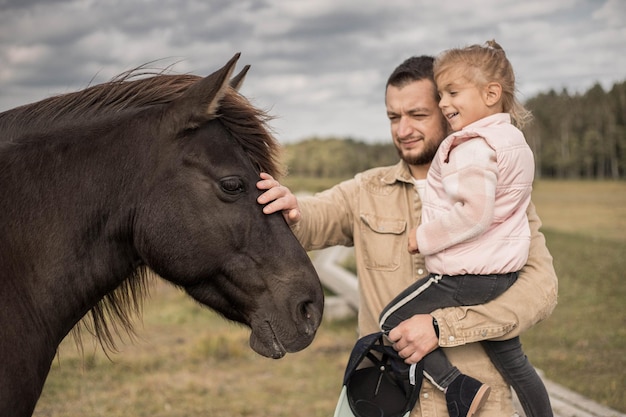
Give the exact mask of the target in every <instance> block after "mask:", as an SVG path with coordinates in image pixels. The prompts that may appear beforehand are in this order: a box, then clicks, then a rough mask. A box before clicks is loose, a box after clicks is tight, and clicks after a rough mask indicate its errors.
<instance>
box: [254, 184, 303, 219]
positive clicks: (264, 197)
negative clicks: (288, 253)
mask: <svg viewBox="0 0 626 417" xmlns="http://www.w3.org/2000/svg"><path fill="white" fill-rule="evenodd" d="M256 186H257V188H258V189H259V190H266V191H265V192H264V193H263V194H261V195H260V196H259V198H257V202H258V203H259V204H264V205H265V207H263V213H265V214H272V213H276V212H279V211H280V212H282V213H283V217H284V218H285V221H286V222H287V224H288V225H290V226H292V225H294V224H296V223H297V222H299V221H300V209H299V208H298V199H297V198H296V196H295V195H293V193H292V192H291V190H290V189H289V188H287V187H285V186H284V185H280V183H279V182H278V181H276V180H275V179H274V177H272V176H271V175H270V174H267V173H265V172H261V180H260V181H259V182H257V183H256Z"/></svg>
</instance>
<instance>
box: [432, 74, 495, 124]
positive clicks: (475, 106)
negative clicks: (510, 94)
mask: <svg viewBox="0 0 626 417" xmlns="http://www.w3.org/2000/svg"><path fill="white" fill-rule="evenodd" d="M492 84H495V83H490V84H488V85H486V86H484V87H481V86H479V85H478V84H476V83H474V82H471V81H469V80H468V79H467V78H465V77H463V76H459V75H457V74H450V75H448V74H443V75H442V76H440V77H438V78H437V89H438V91H439V96H440V100H439V108H440V109H441V112H442V113H443V115H444V117H445V118H446V120H447V121H448V123H449V124H450V127H451V128H452V130H454V131H458V130H461V129H462V128H464V127H466V126H467V125H469V124H471V123H474V122H475V121H477V120H480V119H482V118H485V117H487V116H491V115H492V114H496V113H499V112H501V111H502V105H501V104H500V94H497V98H496V97H495V96H494V91H493V89H492V88H491V87H493V85H492ZM494 99H495V101H494Z"/></svg>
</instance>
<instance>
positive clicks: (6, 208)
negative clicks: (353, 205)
mask: <svg viewBox="0 0 626 417" xmlns="http://www.w3.org/2000/svg"><path fill="white" fill-rule="evenodd" d="M238 58H239V54H235V56H234V57H233V58H232V59H230V60H229V61H228V63H227V64H226V65H225V66H223V67H222V68H221V69H219V70H217V71H215V72H214V73H213V74H211V75H209V76H207V77H200V76H196V75H190V74H186V75H176V74H166V73H165V72H161V73H149V74H148V73H142V72H140V71H131V72H128V73H125V74H122V75H120V76H119V77H117V78H114V79H113V80H111V81H110V82H106V83H103V84H97V85H93V86H90V87H87V88H85V89H83V90H81V91H78V92H73V93H67V94H62V95H59V96H54V97H49V98H47V99H44V100H41V101H39V102H36V103H32V104H27V105H24V106H20V107H16V108H14V109H11V110H7V111H5V112H3V113H0V213H1V214H0V358H1V364H0V415H1V416H3V417H9V416H11V417H22V416H29V415H32V413H33V410H34V408H35V405H36V403H37V400H38V398H39V396H40V394H41V391H42V389H43V386H44V384H45V380H46V377H47V375H48V372H49V370H50V366H51V363H52V361H53V360H54V357H55V355H56V352H57V349H58V346H59V344H60V342H61V341H62V340H63V339H64V338H65V336H66V335H67V334H68V333H69V332H70V331H72V329H75V328H76V326H77V324H79V323H81V319H82V318H83V317H91V318H92V321H91V323H92V328H93V329H95V333H96V336H97V337H98V338H100V340H101V343H107V344H108V343H111V340H112V333H115V332H112V330H111V328H112V326H116V328H117V326H120V324H121V328H128V327H130V325H131V323H130V321H131V320H130V319H129V314H132V311H133V310H134V309H137V308H138V305H140V303H141V300H142V295H143V294H144V292H145V290H146V286H147V284H146V283H147V280H148V278H147V276H148V274H147V273H146V271H148V272H154V273H156V274H157V276H159V277H161V278H162V279H164V280H166V281H169V282H170V283H172V284H173V285H175V286H177V287H180V288H181V289H183V290H184V291H185V292H186V294H188V295H189V296H190V297H191V298H192V299H194V300H196V301H197V302H199V303H200V304H202V305H204V306H206V307H208V308H210V309H213V310H215V311H217V312H218V313H220V314H221V315H222V316H223V317H224V318H225V319H227V320H232V321H235V322H239V323H242V324H244V325H246V326H248V327H249V328H250V329H251V332H250V340H249V343H250V347H251V349H252V350H254V351H255V352H257V353H259V354H260V355H263V356H266V357H270V358H276V359H278V358H281V357H283V356H284V355H285V354H286V353H288V352H296V351H299V350H302V349H304V348H306V347H307V346H308V345H309V344H310V343H311V342H312V340H313V338H314V336H315V333H316V331H317V328H318V327H319V325H320V322H321V317H322V312H323V292H322V288H321V284H320V281H319V277H318V276H317V274H316V271H315V269H314V267H313V265H312V263H311V261H310V259H309V256H308V255H307V253H306V252H305V251H304V249H303V248H302V246H301V245H300V244H299V243H298V241H297V240H296V238H295V236H294V235H293V233H292V231H291V230H290V228H289V226H288V225H287V223H286V222H285V220H284V218H283V217H282V215H281V214H278V213H277V214H275V215H266V214H264V213H263V212H262V206H261V205H260V204H258V203H257V201H256V199H257V197H258V195H259V194H260V191H259V190H258V189H257V188H256V182H257V181H258V180H259V173H260V172H261V171H264V172H268V173H270V174H271V173H274V174H276V175H278V174H280V170H281V169H280V164H279V151H280V147H279V145H278V143H277V141H276V140H275V138H274V137H273V136H272V134H271V133H270V132H271V130H270V129H269V126H268V122H269V120H270V119H271V117H270V116H269V115H268V114H267V113H266V112H264V111H261V110H259V109H257V108H256V107H254V106H253V105H252V104H250V102H249V101H248V100H246V99H245V98H244V97H243V96H242V95H241V94H240V93H239V92H238V88H239V86H240V85H241V83H242V82H243V79H244V76H245V75H246V73H247V71H248V68H249V66H246V67H245V68H244V69H243V70H242V71H241V73H240V74H238V75H237V76H235V77H233V70H234V67H235V65H236V62H237V60H238ZM139 69H143V68H142V67H140V68H139ZM103 347H104V345H103Z"/></svg>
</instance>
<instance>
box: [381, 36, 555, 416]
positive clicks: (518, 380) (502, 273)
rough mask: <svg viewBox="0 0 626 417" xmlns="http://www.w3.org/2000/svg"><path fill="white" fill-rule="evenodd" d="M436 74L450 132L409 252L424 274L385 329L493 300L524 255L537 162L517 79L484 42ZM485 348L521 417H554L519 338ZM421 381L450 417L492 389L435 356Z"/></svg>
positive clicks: (440, 63)
mask: <svg viewBox="0 0 626 417" xmlns="http://www.w3.org/2000/svg"><path fill="white" fill-rule="evenodd" d="M434 75H435V82H436V83H437V89H438V91H439V95H440V102H439V107H440V109H441V111H442V112H443V114H444V116H445V117H446V118H447V120H448V123H449V124H450V127H451V129H452V131H453V132H454V133H452V134H451V135H449V136H448V137H447V138H446V139H445V140H444V141H443V142H442V143H441V145H440V147H439V149H438V151H437V154H436V156H435V158H434V159H433V162H432V165H431V167H430V169H429V171H428V176H427V179H426V180H425V182H426V184H425V187H424V191H423V196H422V202H423V208H422V222H421V225H420V226H419V227H418V228H417V229H413V230H411V232H410V233H409V251H410V252H412V253H417V252H421V253H422V254H423V255H424V256H425V259H426V267H427V269H428V271H429V272H430V275H429V276H428V277H426V278H424V279H423V280H420V281H417V282H416V283H415V284H413V285H411V286H410V287H409V288H407V289H406V290H405V291H403V292H402V293H401V294H400V295H398V296H397V297H396V298H395V299H394V300H393V301H392V302H391V303H390V304H389V305H388V306H387V307H386V308H385V309H384V310H383V312H382V313H381V317H380V324H381V327H382V329H383V330H385V331H389V330H391V329H392V328H393V327H395V326H396V325H397V324H399V323H400V322H401V321H404V320H406V319H408V318H410V317H411V316H413V315H415V314H423V313H430V312H432V311H433V310H435V309H437V308H442V307H448V306H453V305H475V304H483V303H485V302H487V301H489V300H491V299H493V298H495V297H497V296H498V295H500V294H502V293H503V292H504V291H506V289H508V288H509V287H510V286H511V285H512V284H513V283H514V282H515V280H516V279H517V275H518V271H519V270H520V269H521V268H522V266H523V265H524V264H525V263H526V260H527V257H528V248H529V244H530V231H529V227H528V220H527V218H526V208H527V206H528V203H529V202H530V194H531V190H532V182H533V177H534V160H533V154H532V151H531V150H530V148H529V147H528V145H527V143H526V140H525V138H524V135H523V134H522V132H521V131H520V130H519V129H518V127H521V126H522V125H523V123H524V122H525V121H526V120H527V119H528V118H529V116H530V114H529V112H527V111H526V110H525V109H524V107H523V106H522V105H521V104H520V103H519V102H518V100H517V99H516V98H515V76H514V73H513V68H512V67H511V64H510V62H509V60H508V59H507V57H506V54H505V53H504V50H503V49H502V48H501V47H500V45H498V44H497V43H496V42H495V41H488V42H487V43H486V44H485V45H484V46H480V45H473V46H469V47H466V48H462V49H451V50H448V51H445V52H444V53H442V54H441V55H440V56H438V57H437V58H436V60H435V64H434ZM514 124H515V125H514ZM516 126H517V127H516ZM419 189H420V186H419V185H418V190H419ZM434 325H435V331H436V332H437V331H438V328H437V326H436V322H435V323H434ZM483 346H484V348H485V351H486V352H487V353H488V354H489V356H490V358H491V360H492V362H493V363H494V365H495V366H496V368H498V370H499V371H500V373H501V374H502V375H503V377H504V378H505V379H506V380H507V382H508V383H509V384H511V386H513V388H514V389H515V391H516V393H517V395H518V397H519V399H520V402H521V403H522V406H523V407H524V411H525V412H526V415H527V416H528V417H546V416H552V409H551V406H550V400H549V397H548V393H547V391H546V389H545V387H544V385H543V382H542V381H541V379H540V378H539V376H538V375H537V373H536V371H535V369H534V368H533V366H532V365H531V364H530V362H529V361H528V359H527V358H526V356H525V355H524V352H523V351H522V346H521V343H520V340H519V337H515V338H513V339H510V340H504V341H487V342H483ZM424 374H425V375H426V377H427V378H429V379H430V380H431V381H432V382H433V383H434V384H435V386H437V387H438V388H439V389H441V390H442V391H444V392H445V394H446V402H447V405H448V412H449V414H450V416H451V417H457V416H471V415H473V414H475V413H476V412H477V411H478V410H479V408H480V407H482V405H483V404H484V402H485V401H486V400H487V397H488V395H489V391H490V387H488V386H487V385H485V384H483V383H481V382H480V381H478V380H476V379H474V378H472V377H470V376H468V375H464V374H462V373H461V372H460V371H459V370H458V369H457V368H456V367H454V366H452V364H451V363H450V362H449V361H448V359H447V358H446V356H445V354H444V353H443V351H442V350H441V349H437V350H435V351H434V352H431V353H430V354H429V355H427V356H426V357H425V358H424Z"/></svg>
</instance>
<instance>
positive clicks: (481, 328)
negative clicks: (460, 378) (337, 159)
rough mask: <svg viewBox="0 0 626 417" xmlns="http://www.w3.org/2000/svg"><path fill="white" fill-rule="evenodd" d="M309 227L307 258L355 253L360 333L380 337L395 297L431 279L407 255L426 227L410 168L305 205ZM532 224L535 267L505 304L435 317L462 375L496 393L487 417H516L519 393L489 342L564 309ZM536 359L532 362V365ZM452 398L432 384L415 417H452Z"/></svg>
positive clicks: (303, 227)
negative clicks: (484, 343) (323, 252)
mask: <svg viewBox="0 0 626 417" xmlns="http://www.w3.org/2000/svg"><path fill="white" fill-rule="evenodd" d="M298 201H299V206H300V210H301V212H302V220H301V221H300V222H298V223H297V224H296V225H295V226H294V227H293V231H294V233H295V234H296V236H297V237H298V239H299V240H300V242H301V243H302V245H303V246H304V247H305V248H306V249H307V250H314V249H322V248H325V247H329V246H335V245H343V246H354V248H355V258H356V264H357V272H358V277H359V291H360V297H361V299H360V309H359V318H358V320H359V332H360V334H361V335H366V334H369V333H373V332H376V331H379V330H380V329H379V327H378V316H379V314H380V312H381V311H382V309H383V308H384V307H385V306H386V305H387V303H388V302H389V301H391V299H393V297H395V296H396V295H397V294H398V293H399V292H400V291H402V290H403V289H404V288H405V287H407V286H408V285H409V284H411V283H413V282H414V281H415V280H417V279H419V278H423V277H424V276H426V275H427V271H426V269H425V266H424V258H423V257H422V256H421V255H419V254H418V255H410V254H409V253H408V251H407V239H408V238H407V233H408V231H409V230H410V229H411V228H412V227H414V226H416V225H418V224H419V222H420V213H421V208H422V206H421V201H420V198H419V195H418V193H417V192H416V191H415V187H414V185H413V182H412V179H411V175H410V173H409V170H408V167H407V166H406V164H405V163H404V162H399V163H398V164H397V165H394V166H391V167H382V168H374V169H371V170H369V171H365V172H363V173H360V174H357V175H356V176H355V177H354V178H353V179H351V180H348V181H345V182H342V183H341V184H338V185H336V186H335V187H333V188H331V189H329V190H327V191H324V192H322V193H319V194H316V195H315V196H313V197H302V198H299V199H298ZM528 219H529V223H530V229H531V245H530V253H529V257H528V263H527V265H526V266H525V267H524V268H523V269H522V272H521V274H520V277H519V279H518V280H517V282H516V283H515V284H514V285H513V286H512V287H511V288H510V289H509V290H508V291H506V292H505V293H504V294H503V295H502V296H500V297H498V298H497V299H496V300H493V301H491V302H489V303H487V304H484V305H478V306H470V307H450V308H445V309H440V310H436V311H435V312H433V313H432V315H433V316H434V317H435V318H436V319H437V321H438V322H439V327H440V338H439V346H441V347H443V348H446V355H447V356H448V358H449V359H450V361H451V362H452V363H453V364H454V365H455V366H457V367H458V368H459V369H460V370H461V372H463V373H466V374H468V375H471V376H473V377H474V378H477V379H479V380H481V381H483V382H485V383H487V384H489V385H490V386H491V388H492V391H491V395H490V396H489V401H488V402H487V404H485V406H484V407H483V408H482V409H481V411H480V413H479V416H481V417H502V416H511V415H514V410H513V405H512V400H511V391H510V389H509V387H508V385H507V384H506V383H505V382H504V380H503V379H502V377H501V376H500V374H499V373H498V372H497V370H496V369H495V368H494V367H493V365H492V364H491V361H490V360H489V358H488V357H487V355H486V354H485V352H484V351H483V350H482V347H481V345H480V343H472V342H477V341H480V340H484V339H496V340H497V339H507V338H511V337H514V336H517V335H519V334H520V333H521V332H523V331H525V330H527V329H528V328H530V327H531V326H533V325H534V324H536V323H537V322H539V321H541V320H543V319H545V318H546V317H548V316H549V315H550V313H551V312H552V310H553V309H554V307H555V306H556V301H557V277H556V273H555V271H554V268H553V266H552V257H551V255H550V253H549V252H548V249H547V247H546V244H545V239H544V236H543V235H542V234H541V233H540V232H539V227H540V226H541V223H540V220H539V218H538V217H537V214H536V212H535V208H534V206H533V205H532V203H531V204H530V206H529V208H528ZM531 359H532V358H531ZM447 415H448V413H447V409H446V404H445V397H444V396H443V394H442V393H441V392H440V391H439V390H437V389H435V388H434V387H433V386H432V385H431V384H430V383H429V382H428V381H427V380H424V383H423V386H422V391H421V393H420V401H419V403H418V405H417V406H416V407H415V409H414V410H413V412H412V413H411V416H412V417H418V416H422V417H434V416H439V417H443V416H447Z"/></svg>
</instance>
